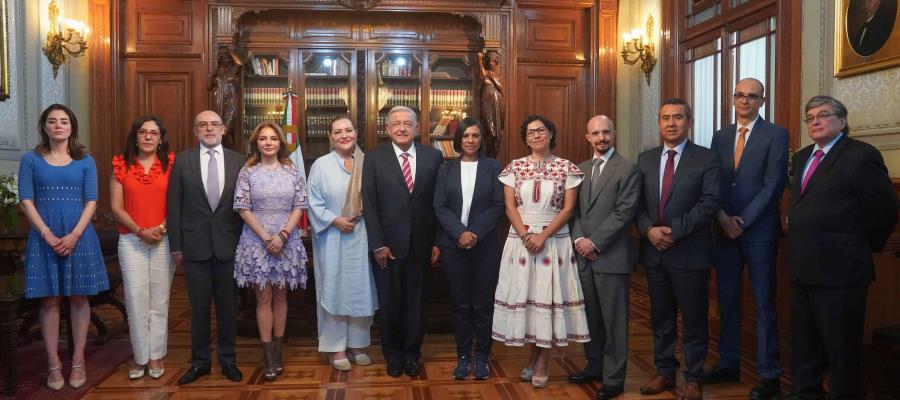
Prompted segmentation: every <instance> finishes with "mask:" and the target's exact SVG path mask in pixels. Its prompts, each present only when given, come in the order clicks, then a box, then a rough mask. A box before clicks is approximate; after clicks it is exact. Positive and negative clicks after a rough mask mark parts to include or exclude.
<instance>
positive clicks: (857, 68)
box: [834, 0, 900, 78]
mask: <svg viewBox="0 0 900 400" xmlns="http://www.w3.org/2000/svg"><path fill="white" fill-rule="evenodd" d="M834 11H835V12H834V15H835V26H834V70H835V74H834V76H836V77H839V78H841V77H846V76H851V75H857V74H861V73H865V72H870V71H874V70H878V69H883V68H890V67H893V66H896V65H900V9H898V8H897V0H837V1H835V10H834Z"/></svg>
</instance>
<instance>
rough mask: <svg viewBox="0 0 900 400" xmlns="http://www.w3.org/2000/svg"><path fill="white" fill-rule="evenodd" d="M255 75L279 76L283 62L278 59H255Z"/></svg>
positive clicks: (253, 62)
mask: <svg viewBox="0 0 900 400" xmlns="http://www.w3.org/2000/svg"><path fill="white" fill-rule="evenodd" d="M251 64H252V65H253V73H254V74H256V75H260V76H275V75H279V73H278V72H279V71H280V68H281V60H280V59H278V57H253V61H252V62H251Z"/></svg>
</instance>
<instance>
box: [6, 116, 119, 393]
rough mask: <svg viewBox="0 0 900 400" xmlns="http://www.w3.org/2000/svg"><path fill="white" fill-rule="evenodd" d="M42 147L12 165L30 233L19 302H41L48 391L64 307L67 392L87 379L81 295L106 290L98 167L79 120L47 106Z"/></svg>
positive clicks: (85, 308)
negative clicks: (68, 325)
mask: <svg viewBox="0 0 900 400" xmlns="http://www.w3.org/2000/svg"><path fill="white" fill-rule="evenodd" d="M38 132H39V133H40V135H41V142H40V143H39V144H38V145H37V147H35V148H34V151H32V152H28V153H26V154H25V155H24V156H23V157H22V160H21V161H20V162H19V197H20V199H21V200H20V204H21V208H22V211H23V212H24V213H25V216H26V217H27V218H28V222H29V225H30V226H31V228H30V229H29V231H28V241H27V243H26V248H25V297H26V298H41V308H40V311H39V321H40V327H41V335H42V336H43V338H44V347H45V348H46V350H47V363H48V367H49V375H48V376H47V387H49V388H50V389H53V390H59V389H62V387H63V385H64V384H65V380H64V378H63V375H62V362H61V361H60V359H59V355H58V354H57V347H58V344H59V304H60V300H61V298H62V297H67V298H68V300H69V304H70V306H71V312H70V315H71V318H72V338H73V341H74V352H73V355H72V370H71V372H70V374H69V386H72V387H73V388H76V389H77V388H79V387H81V386H82V385H84V383H85V382H86V381H87V372H86V370H85V365H84V346H85V342H86V341H87V333H88V325H89V323H90V321H91V308H90V304H89V303H88V298H87V296H90V295H95V294H97V293H99V292H101V291H103V290H106V289H108V288H109V280H108V278H107V276H106V265H105V263H104V261H103V255H102V254H100V241H99V240H98V239H97V233H96V232H94V228H93V226H92V225H91V218H92V217H93V215H94V210H96V209H97V167H96V165H95V164H94V159H93V158H92V157H91V156H89V155H88V154H87V153H86V151H85V149H84V147H83V146H81V145H80V144H79V143H78V120H76V119H75V114H74V113H73V112H72V110H70V109H69V108H68V107H66V106H63V105H60V104H53V105H51V106H50V107H47V109H46V110H44V112H43V113H41V118H40V123H39V125H38Z"/></svg>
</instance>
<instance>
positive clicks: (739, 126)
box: [703, 78, 788, 400]
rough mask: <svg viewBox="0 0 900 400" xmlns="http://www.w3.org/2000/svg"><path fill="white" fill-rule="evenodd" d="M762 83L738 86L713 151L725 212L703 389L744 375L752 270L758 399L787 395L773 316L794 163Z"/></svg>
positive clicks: (721, 221) (753, 394)
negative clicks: (744, 294) (767, 113)
mask: <svg viewBox="0 0 900 400" xmlns="http://www.w3.org/2000/svg"><path fill="white" fill-rule="evenodd" d="M764 95H765V93H764V88H763V84H762V82H760V81H758V80H756V79H753V78H747V79H742V80H741V81H740V82H738V83H737V85H735V87H734V113H735V116H736V117H737V121H736V123H735V124H732V125H729V126H728V127H726V128H724V129H722V130H720V131H718V132H716V133H715V135H714V136H713V139H712V145H711V146H710V149H711V150H712V151H715V152H716V153H718V154H719V158H720V159H721V160H722V169H721V172H722V192H721V196H722V198H721V200H722V208H721V209H719V212H718V218H717V219H718V224H719V226H720V228H721V229H719V232H720V234H719V235H716V262H715V264H716V290H717V292H718V302H719V327H720V329H719V362H718V363H717V364H716V366H715V367H714V368H713V370H712V371H711V372H710V373H709V374H707V376H706V378H705V380H704V381H703V383H706V384H713V383H720V382H737V381H739V380H740V377H741V374H740V372H741V365H740V358H741V291H742V289H743V287H744V285H743V276H744V274H743V269H744V265H745V264H746V265H747V273H748V276H749V281H750V290H751V292H752V293H753V301H754V303H755V304H756V332H757V333H756V337H757V340H756V353H757V357H756V366H757V371H758V372H759V377H760V378H761V379H762V381H761V382H760V384H759V385H756V386H755V387H754V388H753V389H752V390H751V391H750V395H749V397H750V398H751V399H754V400H768V399H771V398H772V397H773V396H776V395H778V394H779V393H780V392H781V389H780V384H779V382H778V376H779V375H780V374H781V361H780V360H779V354H778V320H777V318H776V315H775V258H776V255H777V250H778V237H779V236H780V234H781V218H780V213H779V211H778V205H779V200H780V199H781V194H782V193H783V192H784V182H785V180H786V179H787V164H788V132H787V129H784V128H782V127H780V126H775V125H772V124H771V123H769V122H768V121H766V120H764V119H763V118H762V117H761V116H760V115H759V109H760V107H762V105H763V104H764V103H765V101H766V98H765V96H764Z"/></svg>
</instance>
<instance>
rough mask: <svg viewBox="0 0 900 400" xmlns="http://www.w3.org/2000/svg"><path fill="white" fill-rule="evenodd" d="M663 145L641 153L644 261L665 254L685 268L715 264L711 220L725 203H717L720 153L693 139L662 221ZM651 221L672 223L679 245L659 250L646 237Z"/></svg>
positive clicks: (647, 262) (652, 264) (639, 217)
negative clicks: (717, 153) (661, 173)
mask: <svg viewBox="0 0 900 400" xmlns="http://www.w3.org/2000/svg"><path fill="white" fill-rule="evenodd" d="M662 149H663V148H662V146H659V147H655V148H653V149H651V150H647V151H645V152H643V153H641V154H639V155H638V159H637V166H638V170H640V171H641V179H642V182H643V185H642V188H643V189H642V192H643V194H642V196H641V205H640V206H639V207H638V213H637V217H636V218H637V220H636V221H637V226H638V230H640V232H641V236H642V237H643V240H642V241H641V252H640V261H641V262H642V263H643V264H644V265H645V266H648V267H655V266H657V265H659V263H660V259H662V258H665V259H666V260H667V261H670V262H671V263H672V264H673V265H675V266H676V267H678V268H682V269H709V268H710V266H711V265H712V263H713V247H712V229H711V228H710V225H711V224H710V222H711V220H712V218H713V216H714V215H715V214H716V212H718V211H719V208H720V207H721V205H720V203H719V179H720V178H719V170H720V169H721V168H720V162H719V157H718V156H717V155H716V153H715V152H713V151H712V150H709V149H706V148H703V147H700V146H698V145H696V144H694V143H692V142H690V141H688V142H687V143H686V144H685V146H684V153H683V154H682V155H681V159H680V160H679V162H678V167H677V168H676V169H675V176H674V177H673V180H672V186H671V187H670V188H669V190H670V194H669V201H668V202H667V203H666V207H665V210H664V220H663V221H658V218H659V217H658V216H657V214H658V212H657V210H658V209H659V200H660V199H659V197H660V196H659V186H660V182H659V166H660V162H661V161H660V160H661V159H662ZM653 226H668V227H671V228H672V238H673V239H674V240H675V244H674V245H672V247H671V248H669V249H668V250H665V251H663V252H660V251H659V250H657V249H656V248H655V247H653V245H652V244H650V241H649V240H647V237H646V236H647V231H648V230H649V229H650V227H653Z"/></svg>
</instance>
